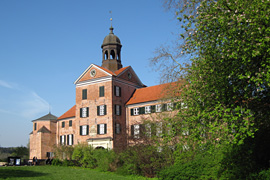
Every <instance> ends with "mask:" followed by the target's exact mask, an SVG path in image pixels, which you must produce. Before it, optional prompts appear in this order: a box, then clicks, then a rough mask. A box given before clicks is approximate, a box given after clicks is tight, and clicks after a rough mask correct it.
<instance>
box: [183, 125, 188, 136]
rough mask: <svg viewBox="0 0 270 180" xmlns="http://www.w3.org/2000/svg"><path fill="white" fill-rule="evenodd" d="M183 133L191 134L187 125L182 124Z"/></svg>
mask: <svg viewBox="0 0 270 180" xmlns="http://www.w3.org/2000/svg"><path fill="white" fill-rule="evenodd" d="M182 134H183V135H184V136H188V135H189V130H188V128H187V127H185V126H182Z"/></svg>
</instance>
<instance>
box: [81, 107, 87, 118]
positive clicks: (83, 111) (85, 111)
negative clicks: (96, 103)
mask: <svg viewBox="0 0 270 180" xmlns="http://www.w3.org/2000/svg"><path fill="white" fill-rule="evenodd" d="M88 116H89V108H88V107H83V108H81V109H80V117H82V118H85V117H88Z"/></svg>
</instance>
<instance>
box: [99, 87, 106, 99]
mask: <svg viewBox="0 0 270 180" xmlns="http://www.w3.org/2000/svg"><path fill="white" fill-rule="evenodd" d="M104 91H105V90H104V86H100V87H99V97H104Z"/></svg>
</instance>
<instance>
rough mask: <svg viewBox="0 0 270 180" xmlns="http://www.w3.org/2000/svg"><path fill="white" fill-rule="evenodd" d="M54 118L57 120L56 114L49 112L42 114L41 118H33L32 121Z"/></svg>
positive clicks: (52, 119) (51, 119)
mask: <svg viewBox="0 0 270 180" xmlns="http://www.w3.org/2000/svg"><path fill="white" fill-rule="evenodd" d="M54 120H57V117H56V116H55V115H52V114H51V113H49V114H47V115H45V116H42V117H41V118H38V119H35V120H33V121H32V122H34V121H54Z"/></svg>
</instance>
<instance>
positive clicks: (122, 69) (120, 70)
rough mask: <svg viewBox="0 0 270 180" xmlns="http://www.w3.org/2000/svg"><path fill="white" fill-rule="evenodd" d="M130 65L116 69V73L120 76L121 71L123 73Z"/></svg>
mask: <svg viewBox="0 0 270 180" xmlns="http://www.w3.org/2000/svg"><path fill="white" fill-rule="evenodd" d="M129 67H130V66H127V67H123V68H121V69H118V70H117V71H115V72H114V73H115V74H116V75H117V76H118V75H119V74H120V73H122V72H123V71H124V70H126V69H127V68H129Z"/></svg>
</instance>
